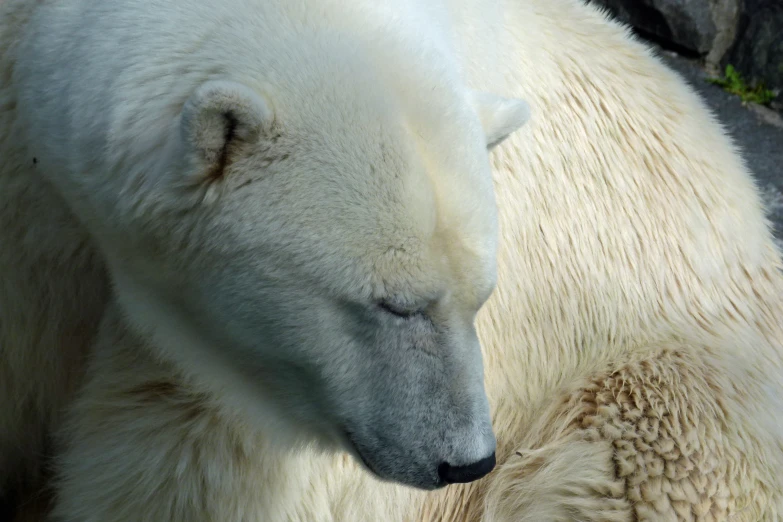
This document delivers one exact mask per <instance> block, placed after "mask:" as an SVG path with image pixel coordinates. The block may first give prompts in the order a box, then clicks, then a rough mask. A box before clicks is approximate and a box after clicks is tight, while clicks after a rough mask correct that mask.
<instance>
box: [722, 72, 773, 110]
mask: <svg viewBox="0 0 783 522" xmlns="http://www.w3.org/2000/svg"><path fill="white" fill-rule="evenodd" d="M707 81H709V82H710V83H714V84H716V85H719V86H721V87H723V90H725V91H726V92H729V93H731V94H735V95H737V96H739V97H740V98H741V99H742V101H743V102H752V103H758V104H761V105H766V104H768V103H769V102H771V101H772V100H774V99H775V93H774V92H772V91H770V90H769V89H767V88H766V87H764V85H763V84H758V85H756V86H754V87H751V86H750V85H748V84H747V83H746V82H745V80H744V79H743V78H742V76H740V73H739V72H737V70H736V69H735V68H734V67H733V66H731V65H727V66H726V74H725V76H724V77H723V78H710V79H708V80H707Z"/></svg>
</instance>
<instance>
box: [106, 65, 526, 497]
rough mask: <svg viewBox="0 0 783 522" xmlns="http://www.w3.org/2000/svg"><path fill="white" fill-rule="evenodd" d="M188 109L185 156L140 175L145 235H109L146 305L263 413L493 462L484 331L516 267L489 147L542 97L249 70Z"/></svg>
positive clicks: (420, 460) (441, 466)
mask: <svg viewBox="0 0 783 522" xmlns="http://www.w3.org/2000/svg"><path fill="white" fill-rule="evenodd" d="M315 76H316V79H317V78H318V75H317V74H316V75H315ZM368 84H371V85H368ZM390 90H391V91H392V92H391V93H390ZM181 107H182V108H181V111H180V114H179V116H178V118H177V121H176V123H175V124H174V125H172V132H171V135H170V136H169V137H168V138H165V139H164V140H163V141H165V144H164V146H163V148H165V150H166V151H167V153H166V159H165V161H164V162H163V163H165V165H164V167H163V168H162V171H164V172H165V174H164V175H161V177H160V178H159V179H157V180H156V181H155V183H151V184H149V185H150V186H145V185H144V183H138V184H137V188H138V190H139V193H142V192H143V193H144V195H143V196H137V197H136V199H135V201H136V203H135V206H134V208H133V209H132V211H129V212H132V213H133V215H134V216H135V217H134V219H135V220H136V223H135V224H134V225H133V227H128V228H129V229H130V228H132V229H133V230H134V232H133V234H132V237H130V236H131V235H128V234H120V235H117V237H120V238H121V241H115V242H114V243H112V244H111V245H109V246H108V247H107V248H106V251H107V252H112V254H110V255H109V256H108V257H109V258H110V259H111V260H110V262H109V264H110V270H111V272H112V275H113V277H114V279H115V282H116V288H117V292H118V298H119V300H120V302H121V304H122V305H123V306H124V308H125V310H126V312H127V314H128V315H129V317H130V318H131V319H132V320H133V321H134V322H135V323H136V324H139V325H143V326H144V328H147V329H150V330H151V331H153V332H154V333H153V335H155V336H157V337H158V338H159V339H161V340H162V342H160V343H158V344H159V345H160V346H161V347H162V349H164V351H166V352H167V355H168V356H172V357H174V358H176V359H177V360H178V361H180V362H181V363H182V365H183V366H185V367H186V368H188V369H189V370H191V371H192V374H193V375H196V376H197V377H203V378H204V379H205V380H206V381H209V382H211V383H212V384H217V386H218V387H219V389H220V390H223V391H224V392H225V394H226V396H230V397H234V398H237V397H238V398H239V399H238V400H239V402H240V403H242V405H243V407H248V408H250V409H251V410H252V411H254V412H255V413H254V414H253V415H254V416H255V417H256V419H257V420H258V421H259V422H261V423H262V425H265V426H266V427H267V428H268V427H269V426H273V425H274V426H276V423H277V422H278V421H279V420H280V419H283V421H284V422H283V425H285V426H289V427H294V428H296V429H295V433H297V434H304V435H306V437H305V440H308V441H319V442H321V443H323V444H326V445H327V446H330V447H340V448H343V449H346V450H347V451H349V452H351V453H352V454H353V455H354V456H355V457H356V458H357V459H358V461H360V462H362V463H363V464H364V465H365V466H366V467H367V468H369V470H371V471H372V472H373V473H374V474H376V475H377V476H378V477H380V478H382V479H386V480H391V481H396V482H399V483H403V484H407V485H411V486H414V487H418V488H424V489H432V488H437V487H440V486H443V485H445V484H448V483H455V482H467V481H471V480H475V479H477V478H479V477H481V476H483V475H485V474H486V473H488V472H489V471H490V470H491V469H492V467H493V466H494V451H495V438H494V434H493V430H492V426H491V422H490V412H489V407H488V402H487V398H486V395H485V392H484V383H483V367H482V359H481V352H480V346H479V342H478V338H477V335H476V331H475V329H474V318H475V316H476V313H477V312H478V310H479V309H480V307H481V306H482V304H483V303H484V302H485V301H486V300H487V298H488V297H489V295H490V294H491V292H492V291H493V288H494V285H495V277H496V268H495V255H496V243H497V230H496V228H497V216H496V207H495V200H494V195H493V185H492V180H491V173H490V169H489V161H488V148H491V147H492V146H494V145H495V144H497V143H499V142H501V141H502V140H503V139H504V138H505V137H506V136H507V135H509V133H511V132H513V131H514V130H515V129H517V128H518V127H520V126H521V125H522V124H523V123H524V122H525V121H526V119H527V117H528V108H527V105H526V104H525V102H523V101H521V100H513V99H506V98H502V97H499V96H494V95H490V94H486V93H479V92H473V91H469V90H467V89H464V88H457V87H452V86H448V85H446V86H438V87H437V88H435V87H433V88H430V87H426V88H412V89H411V90H406V89H402V88H400V89H397V90H393V89H382V88H380V87H379V86H378V84H377V83H372V82H371V80H367V82H365V84H363V83H362V81H360V79H357V77H354V78H353V79H352V81H351V82H335V83H334V84H332V83H330V82H323V81H312V82H310V83H308V82H306V81H300V82H299V83H296V84H295V85H292V84H285V88H281V87H280V86H279V85H275V84H274V83H271V84H270V83H263V82H256V81H254V80H253V79H252V78H245V77H242V76H241V75H235V77H233V78H220V79H207V80H205V81H204V82H203V83H202V84H201V85H200V86H198V87H197V88H195V89H194V90H192V91H191V92H190V93H189V94H188V96H187V99H186V101H185V103H184V105H182V106H181ZM145 190H146V192H144V191H145ZM119 212H120V213H122V212H123V211H122V210H119ZM108 241H110V240H108ZM267 431H268V430H267ZM286 433H289V434H290V433H292V432H290V431H289V432H286Z"/></svg>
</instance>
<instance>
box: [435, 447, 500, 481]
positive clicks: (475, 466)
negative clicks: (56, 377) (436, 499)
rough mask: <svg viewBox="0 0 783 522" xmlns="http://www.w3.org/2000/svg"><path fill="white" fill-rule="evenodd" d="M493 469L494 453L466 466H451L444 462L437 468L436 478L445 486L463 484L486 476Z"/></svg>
mask: <svg viewBox="0 0 783 522" xmlns="http://www.w3.org/2000/svg"><path fill="white" fill-rule="evenodd" d="M493 469H495V452H494V451H493V452H492V454H491V455H490V456H489V457H484V458H483V459H481V460H479V461H478V462H474V463H472V464H468V465H467V466H452V465H451V464H449V463H448V462H444V463H442V464H441V465H440V466H438V476H439V477H440V479H441V480H442V481H443V482H445V483H446V484H465V483H468V482H473V481H475V480H478V479H480V478H482V477H484V476H486V475H488V474H489V473H490V472H491V471H492V470H493Z"/></svg>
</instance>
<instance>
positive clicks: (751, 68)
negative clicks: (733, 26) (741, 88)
mask: <svg viewBox="0 0 783 522" xmlns="http://www.w3.org/2000/svg"><path fill="white" fill-rule="evenodd" d="M744 1H745V8H744V10H743V12H742V15H741V16H740V20H739V26H738V30H737V36H736V42H735V44H734V46H733V47H732V49H731V50H730V52H729V53H727V55H726V56H725V57H724V58H723V60H722V61H723V62H724V64H726V63H731V64H732V65H734V67H735V68H736V69H737V70H738V71H739V72H740V73H742V74H743V75H744V76H746V77H747V78H749V79H750V80H752V81H761V82H764V83H765V84H766V85H768V86H771V87H775V88H778V89H783V0H744Z"/></svg>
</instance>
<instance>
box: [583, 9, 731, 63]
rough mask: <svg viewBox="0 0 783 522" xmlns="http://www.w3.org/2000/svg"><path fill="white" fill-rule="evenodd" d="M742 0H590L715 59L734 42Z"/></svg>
mask: <svg viewBox="0 0 783 522" xmlns="http://www.w3.org/2000/svg"><path fill="white" fill-rule="evenodd" d="M740 1H741V0H593V3H595V4H598V5H603V6H605V7H607V8H608V9H609V11H610V12H612V13H613V14H614V15H615V16H617V17H618V18H619V19H620V20H622V21H624V22H626V23H628V24H630V25H632V26H633V27H636V28H637V29H640V30H641V31H643V32H646V33H648V34H650V35H654V36H655V37H657V38H658V39H660V40H663V41H666V42H670V43H674V44H676V45H678V46H680V47H683V48H685V49H688V50H690V51H693V52H696V53H698V54H701V55H708V60H711V61H714V62H717V61H719V60H720V58H721V57H722V56H723V55H724V54H725V52H726V50H727V49H728V48H729V47H730V46H731V44H732V43H733V42H734V35H735V32H736V28H737V25H738V20H739V11H740V9H739V3H740Z"/></svg>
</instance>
